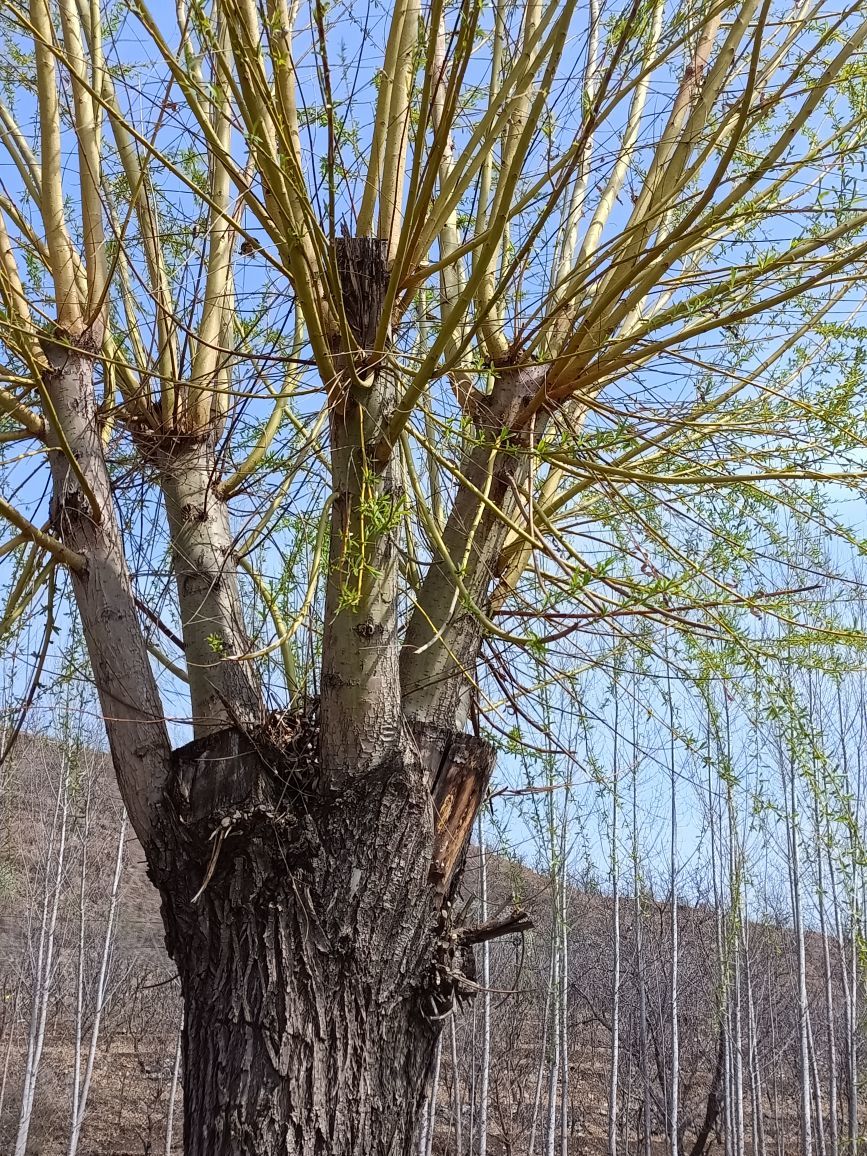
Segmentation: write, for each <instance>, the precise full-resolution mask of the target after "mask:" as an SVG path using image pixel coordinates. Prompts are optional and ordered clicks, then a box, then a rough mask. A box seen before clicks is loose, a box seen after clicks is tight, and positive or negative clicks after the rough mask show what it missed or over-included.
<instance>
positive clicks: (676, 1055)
mask: <svg viewBox="0 0 867 1156" xmlns="http://www.w3.org/2000/svg"><path fill="white" fill-rule="evenodd" d="M667 681H668V708H669V730H670V736H671V742H670V745H669V758H670V763H669V771H670V775H671V1098H670V1108H669V1117H670V1119H669V1132H670V1137H669V1139H670V1144H671V1156H678V1129H679V1126H680V1115H679V1110H680V1026H679V1023H678V1020H679V1007H678V999H679V957H680V943H679V926H678V924H679V920H678V910H677V902H678V894H677V786H676V775H675V765H674V763H675V745H674V700H673V698H672V692H671V675H670V674H669V676H668V680H667Z"/></svg>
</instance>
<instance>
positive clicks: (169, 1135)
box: [164, 1012, 184, 1156]
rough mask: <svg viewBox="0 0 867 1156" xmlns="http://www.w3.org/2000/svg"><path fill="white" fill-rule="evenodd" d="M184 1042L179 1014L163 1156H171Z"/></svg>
mask: <svg viewBox="0 0 867 1156" xmlns="http://www.w3.org/2000/svg"><path fill="white" fill-rule="evenodd" d="M183 1042H184V1016H183V1012H182V1013H181V1022H180V1024H178V1043H177V1047H176V1048H175V1063H174V1067H173V1068H172V1084H171V1087H170V1088H169V1103H168V1107H167V1109H166V1144H165V1149H164V1156H172V1139H173V1134H174V1130H175V1104H176V1103H177V1100H178V1083H179V1077H180V1073H181V1049H182V1046H183Z"/></svg>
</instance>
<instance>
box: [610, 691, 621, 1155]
mask: <svg viewBox="0 0 867 1156" xmlns="http://www.w3.org/2000/svg"><path fill="white" fill-rule="evenodd" d="M618 723H619V711H618V694H617V686H616V684H615V691H614V739H613V742H614V750H613V761H614V774H613V781H612V788H611V912H612V929H611V932H612V934H611V938H612V950H613V954H614V959H613V966H612V971H611V1071H610V1078H609V1084H608V1152H609V1156H617V1089H618V1076H619V1071H618V1064H619V1060H620V868H619V860H618V853H617V833H618V822H617V819H618V815H617V804H618V798H617V792H618V780H617V771H618V755H619V751H618V738H619V736H618Z"/></svg>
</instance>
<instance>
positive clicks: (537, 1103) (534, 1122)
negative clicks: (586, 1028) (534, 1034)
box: [527, 955, 554, 1156]
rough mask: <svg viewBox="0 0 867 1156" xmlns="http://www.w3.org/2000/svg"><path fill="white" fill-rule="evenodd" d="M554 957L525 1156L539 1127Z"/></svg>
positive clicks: (531, 1151)
mask: <svg viewBox="0 0 867 1156" xmlns="http://www.w3.org/2000/svg"><path fill="white" fill-rule="evenodd" d="M553 969H554V956H553V955H552V956H551V958H550V960H549V961H548V983H547V986H546V989H545V1008H544V1011H543V1013H542V1039H541V1041H540V1044H539V1066H538V1068H537V1069H536V1088H535V1091H534V1093H533V1114H532V1116H531V1117H530V1140H529V1143H528V1145H527V1156H533V1154H534V1152H535V1150H536V1132H537V1129H538V1126H539V1112H540V1110H541V1107H542V1085H543V1084H544V1082H545V1064H546V1061H547V1059H548V1019H549V1015H550V1011H551V993H552V990H553V982H552V978H553Z"/></svg>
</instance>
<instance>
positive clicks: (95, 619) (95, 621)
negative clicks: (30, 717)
mask: <svg viewBox="0 0 867 1156" xmlns="http://www.w3.org/2000/svg"><path fill="white" fill-rule="evenodd" d="M44 350H45V354H46V357H47V359H48V362H49V366H50V368H49V370H48V371H47V372H46V373H45V377H44V384H45V390H46V393H47V395H48V396H49V397H50V400H51V403H52V408H53V410H54V413H55V414H56V419H57V421H58V422H59V424H60V426H61V431H55V430H50V431H49V433H50V434H51V433H57V432H62V435H63V437H62V440H63V441H64V442H65V443H66V444H67V445H68V446H69V447H70V451H71V452H72V453H73V454H74V455H75V457H76V466H77V469H76V470H75V471H74V470H73V469H72V468H71V466H70V463H69V461H68V460H67V458H66V457H65V455H64V454H63V453H61V452H60V451H59V450H52V451H51V454H50V461H51V473H52V479H53V498H52V521H53V523H54V525H55V527H56V532H57V533H58V535H59V537H60V539H61V540H62V542H63V543H64V545H65V546H66V547H67V548H68V549H70V550H73V551H75V552H76V553H77V554H82V555H84V556H85V559H86V567H85V568H84V569H77V570H76V569H73V570H72V571H71V575H72V586H73V590H74V592H75V601H76V604H77V606H78V612H79V615H80V616H81V623H82V627H83V629H84V637H85V642H86V644H87V651H88V655H89V656H90V663H91V666H92V668H93V675H94V681H95V683H96V688H97V691H98V693H99V701H100V706H101V708H102V713H103V716H104V718H105V727H106V731H107V733H108V741H109V747H110V749H111V755H112V761H113V762H114V768H115V771H116V773H117V778H118V783H119V785H120V791H121V795H122V797H123V801H124V804H125V806H126V809H127V811H128V813H129V817H130V820H131V821H132V824H133V827H134V828H135V832H136V834H137V835H138V837H139V839H140V841H141V843H142V845H143V846H144V848H145V850H146V851H147V852H149V853H151V852H153V850H154V843H153V840H152V839H151V831H152V828H153V825H154V822H155V819H156V812H157V809H158V807H159V806H160V801H161V799H162V794H163V785H164V782H165V779H166V775H167V773H168V766H169V755H170V746H169V736H168V732H167V730H166V724H165V720H164V716H163V708H162V703H161V701H160V696H159V691H158V690H157V685H156V680H155V678H154V675H153V671H152V670H151V665H150V661H149V659H148V653H147V648H146V646H145V640H144V636H143V634H142V630H141V625H140V623H139V619H138V615H137V613H136V608H135V601H134V595H133V591H132V584H131V582H130V577H129V572H128V570H127V566H126V559H125V556H124V549H123V539H122V536H121V531H120V526H119V525H118V521H117V517H116V515H115V512H114V501H113V497H112V491H111V481H110V479H109V475H108V470H107V469H106V464H105V458H104V457H103V451H102V439H101V437H100V431H99V427H98V424H97V420H96V405H95V398H94V391H93V354H92V351H91V350H90V349H89V348H82V343H81V342H79V344H78V346H74V345H73V344H72V343H70V342H68V340H67V339H66V338H65V335H64V343H62V344H59V343H54V342H46V343H45V346H44ZM53 440H58V439H53ZM79 475H81V476H82V477H84V479H85V480H86V482H87V485H88V487H89V489H90V491H91V492H92V494H93V496H94V497H95V498H96V501H97V504H98V507H99V510H100V513H101V517H100V520H99V521H98V522H97V521H96V520H95V518H94V517H93V516H92V512H91V507H90V501H89V499H88V498H87V497H85V495H84V493H83V492H82V489H81V483H80V482H79Z"/></svg>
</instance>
